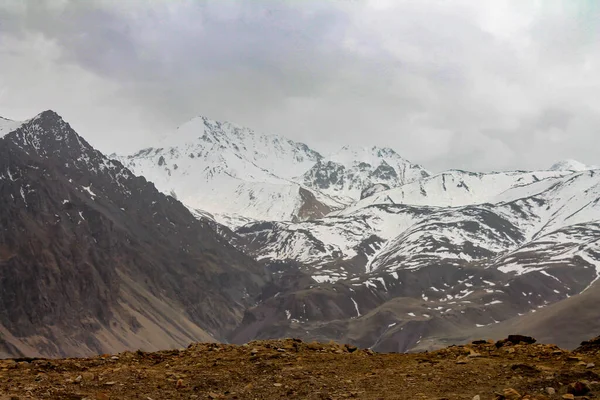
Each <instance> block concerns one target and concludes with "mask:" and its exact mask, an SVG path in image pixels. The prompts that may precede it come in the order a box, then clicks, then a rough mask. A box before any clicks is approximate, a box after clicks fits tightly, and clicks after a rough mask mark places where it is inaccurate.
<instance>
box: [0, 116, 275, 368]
mask: <svg viewBox="0 0 600 400" xmlns="http://www.w3.org/2000/svg"><path fill="white" fill-rule="evenodd" d="M4 126H6V124H5V125H4ZM0 227H1V229H0V305H1V306H0V309H1V310H2V311H1V312H0V355H1V356H6V355H39V354H42V355H47V356H60V355H65V354H68V355H71V356H73V355H85V354H94V353H96V354H97V353H102V352H109V351H120V350H123V349H130V348H138V347H139V348H143V349H158V348H169V347H173V346H182V345H185V344H187V343H189V342H191V341H194V340H205V341H206V340H220V339H221V340H222V339H223V338H224V336H225V335H226V333H227V332H228V331H230V330H232V329H233V328H235V327H236V325H237V324H238V323H239V321H240V320H241V318H242V315H243V313H244V310H245V309H246V308H247V307H248V306H249V305H251V304H253V296H255V295H256V294H258V293H259V291H260V288H261V286H262V285H263V284H264V281H265V278H266V277H265V275H264V272H263V269H262V268H261V267H260V266H259V265H257V264H256V263H255V262H254V261H253V260H252V259H250V258H248V257H246V256H244V255H243V254H241V253H240V252H238V251H236V250H235V249H234V248H232V247H231V246H230V245H229V244H228V243H227V242H226V241H225V240H224V239H223V238H222V237H221V236H219V235H217V234H216V233H215V231H214V230H213V229H212V228H211V227H210V226H209V224H208V223H205V222H203V221H202V220H198V219H196V218H195V217H194V216H193V215H192V214H191V213H190V212H189V211H188V209H187V208H186V207H185V206H183V205H182V204H181V203H179V202H178V201H177V200H175V199H174V198H172V197H170V196H165V195H163V194H161V193H160V192H158V191H157V190H156V188H155V187H154V185H153V184H152V183H149V182H148V181H146V179H144V178H141V177H136V176H134V175H133V174H132V173H131V172H130V171H129V170H128V169H126V168H125V167H123V165H122V164H121V163H119V162H117V161H112V160H109V159H108V158H106V157H105V156H104V155H103V154H101V153H100V152H98V151H96V150H95V149H93V148H92V147H91V146H90V145H89V144H88V143H87V142H86V141H85V140H84V139H82V138H81V137H80V136H79V135H78V134H77V133H76V132H74V131H73V129H72V128H71V127H70V126H69V124H68V123H66V122H65V121H63V120H62V119H61V118H60V117H59V116H58V115H57V114H56V113H54V112H52V111H46V112H44V113H42V114H40V115H38V116H36V117H35V118H33V119H31V120H29V121H26V122H24V123H14V124H12V126H11V128H10V130H8V131H7V130H5V132H4V136H3V137H2V138H0Z"/></svg>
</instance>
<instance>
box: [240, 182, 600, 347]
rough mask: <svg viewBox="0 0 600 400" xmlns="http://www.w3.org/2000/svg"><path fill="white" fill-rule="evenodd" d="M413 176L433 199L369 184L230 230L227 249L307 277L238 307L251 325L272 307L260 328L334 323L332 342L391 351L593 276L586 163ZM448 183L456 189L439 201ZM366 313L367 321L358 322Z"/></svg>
mask: <svg viewBox="0 0 600 400" xmlns="http://www.w3.org/2000/svg"><path fill="white" fill-rule="evenodd" d="M457 176H458V178H457ZM467 179H470V180H467ZM511 182H512V183H511ZM436 183H437V184H438V187H437V190H434V188H433V185H434V184H436ZM421 184H422V185H423V187H425V188H427V189H426V190H428V192H429V193H436V194H437V196H435V197H437V199H436V201H430V203H433V205H429V204H418V203H419V202H421V203H426V199H428V196H425V195H424V194H421V196H418V195H417V196H416V197H412V199H416V200H413V201H412V202H413V203H417V204H416V205H408V204H398V203H396V202H394V201H389V200H388V201H386V200H385V199H386V198H384V197H381V199H382V200H381V201H380V202H377V200H374V199H377V197H378V196H380V195H381V194H382V193H384V192H381V193H378V194H376V195H374V196H372V197H371V198H368V200H371V201H370V202H365V201H364V200H363V201H361V202H358V203H357V204H355V205H353V206H352V207H349V208H347V209H345V210H343V211H341V212H338V213H336V214H335V215H330V216H327V217H325V218H322V219H320V220H317V221H305V222H299V223H289V222H287V223H283V222H279V223H270V224H269V223H262V224H258V223H257V224H248V225H246V226H244V227H243V228H240V229H239V230H237V231H236V234H237V235H238V236H239V237H238V239H236V244H237V245H238V247H240V248H243V249H245V251H246V252H248V253H249V254H253V255H254V256H255V257H257V258H258V259H259V260H263V262H267V263H274V264H275V265H277V264H278V263H282V262H285V261H286V260H290V261H292V262H294V263H296V265H299V266H300V268H301V270H302V271H303V272H304V273H305V274H307V275H309V276H311V277H312V280H313V283H311V284H309V285H307V286H304V287H302V288H299V289H298V290H299V291H301V293H302V294H301V295H300V293H299V292H298V293H297V294H294V293H287V294H285V298H279V297H278V299H277V301H275V300H267V301H265V302H264V303H263V304H262V305H259V307H257V309H256V311H250V312H251V314H252V317H249V318H250V319H253V318H254V319H253V321H254V322H253V324H254V325H253V326H254V327H255V328H254V329H256V323H257V322H256V318H259V319H260V317H258V316H259V315H269V316H270V317H269V320H270V324H272V323H273V314H274V313H275V314H278V315H281V319H280V320H279V323H278V324H277V326H276V328H271V332H272V333H271V335H302V334H303V332H306V331H308V332H310V333H311V337H314V336H315V335H317V336H318V335H319V334H320V335H326V337H329V338H331V336H330V334H328V333H326V332H330V331H331V330H335V329H337V330H338V331H339V332H340V335H342V336H340V337H336V338H337V339H339V340H346V339H347V338H348V336H344V335H347V334H349V335H352V336H353V337H355V338H357V337H360V338H361V339H356V340H359V341H362V342H361V344H362V345H368V346H376V347H377V348H379V349H390V348H393V349H395V350H401V351H403V350H406V349H408V348H417V347H419V346H424V345H425V343H430V344H431V343H433V342H431V340H433V339H428V336H431V335H433V336H436V337H438V339H439V336H440V335H442V336H444V335H448V334H449V332H452V331H454V332H456V329H460V330H462V331H469V330H473V329H477V328H478V327H483V326H486V325H489V324H495V323H496V322H500V321H503V320H507V319H509V318H513V317H519V315H525V314H527V313H531V312H535V311H536V310H537V309H538V308H540V307H545V306H547V305H549V304H552V303H555V302H559V301H562V300H564V299H566V298H568V297H571V296H575V295H577V294H578V293H581V292H583V291H585V290H587V289H588V288H590V287H592V286H593V285H594V284H595V282H596V281H597V279H598V277H599V276H600V247H599V246H600V234H599V232H600V231H599V230H598V226H600V173H598V171H584V172H578V173H564V172H560V171H559V172H558V173H556V172H555V171H550V172H548V171H546V172H544V171H542V172H536V173H525V172H515V173H503V174H500V173H495V174H487V175H486V174H465V173H462V172H461V173H459V174H458V175H457V174H456V172H452V173H450V176H448V174H446V175H443V174H442V175H440V176H437V177H432V178H427V179H425V180H424V182H420V183H419V186H417V188H418V189H420V187H421ZM411 185H415V186H416V183H414V184H408V185H404V186H408V187H410V186H411ZM444 185H445V188H444ZM404 186H403V187H400V188H396V189H391V190H389V191H388V192H393V191H394V190H396V191H400V190H401V189H402V188H404ZM464 186H467V187H468V189H465V188H464ZM450 188H452V189H450ZM404 189H405V191H404V193H415V192H416V193H417V194H419V190H418V189H417V190H416V191H415V190H412V191H410V192H409V191H407V190H406V188H404ZM451 190H454V193H458V194H462V195H463V196H462V197H458V199H457V200H456V201H455V202H454V203H451V205H452V206H448V204H447V202H448V201H450V200H452V196H451V195H449V194H448V193H449V192H450V193H452V192H451ZM401 193H402V192H401ZM465 193H467V194H468V195H467V196H465V195H464V194H465ZM440 194H443V195H444V196H446V197H444V196H440ZM432 197H433V198H434V199H435V197H434V196H432ZM407 198H409V197H408V196H405V197H404V198H403V199H404V201H406V199H407ZM365 200H367V199H365ZM371 203H372V204H371ZM436 203H437V204H436ZM460 203H463V205H457V204H460ZM465 203H466V204H465ZM280 297H281V295H280ZM400 298H401V299H402V301H401V302H400V303H399V302H398V301H399V299H400ZM319 299H322V300H319ZM324 299H327V300H326V301H327V304H328V306H327V307H328V308H329V309H332V310H337V311H335V312H332V313H333V314H332V315H329V314H328V315H323V314H322V313H321V312H319V311H318V310H322V307H323V301H325V300H324ZM298 303H300V304H298ZM282 304H283V305H284V306H285V307H286V308H285V309H282V307H283V305H282ZM267 310H268V311H267ZM285 311H287V312H285ZM279 313H281V314H279ZM367 315H368V317H367ZM329 318H331V319H332V320H335V321H337V322H336V323H333V322H330V321H331V320H330V319H329ZM360 320H365V321H364V322H362V325H361V323H359V321H360ZM366 320H370V321H371V323H375V324H376V326H374V327H373V330H364V329H362V328H359V326H364V324H365V323H367V322H366ZM374 320H376V321H377V322H373V321H374ZM339 321H346V322H345V323H344V326H345V327H344V328H340V322H339ZM388 325H389V326H390V327H391V326H393V327H394V328H389V329H386V327H388ZM457 327H458V328H457ZM374 331H376V332H377V334H375V333H374ZM316 332H319V333H316ZM238 334H239V335H240V336H239V337H240V338H241V337H244V338H246V337H247V336H245V335H247V334H248V333H247V332H246V331H245V330H244V329H243V328H241V329H240V330H239V331H238ZM269 335H270V334H269V333H262V334H260V335H259V336H258V337H267V336H269ZM445 337H447V336H445ZM427 340H430V341H429V342H427ZM436 340H437V339H436ZM421 341H422V343H423V344H421ZM399 342H402V343H403V344H402V346H400V347H398V343H399ZM374 343H375V344H374Z"/></svg>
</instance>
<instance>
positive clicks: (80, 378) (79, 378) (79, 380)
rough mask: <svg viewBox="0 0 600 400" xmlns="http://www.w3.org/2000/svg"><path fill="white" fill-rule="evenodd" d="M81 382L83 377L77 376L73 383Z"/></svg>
mask: <svg viewBox="0 0 600 400" xmlns="http://www.w3.org/2000/svg"><path fill="white" fill-rule="evenodd" d="M82 380H83V376H81V375H77V378H75V383H81V381H82Z"/></svg>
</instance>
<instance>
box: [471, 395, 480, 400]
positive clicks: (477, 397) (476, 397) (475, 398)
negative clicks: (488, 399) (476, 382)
mask: <svg viewBox="0 0 600 400" xmlns="http://www.w3.org/2000/svg"><path fill="white" fill-rule="evenodd" d="M473 400H481V396H480V395H476V396H473Z"/></svg>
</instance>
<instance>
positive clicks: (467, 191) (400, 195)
mask: <svg viewBox="0 0 600 400" xmlns="http://www.w3.org/2000/svg"><path fill="white" fill-rule="evenodd" d="M568 174H570V172H566V171H535V172H523V171H514V172H493V173H488V174H484V173H473V172H465V171H458V170H450V171H446V172H443V173H440V174H437V175H434V176H432V177H429V178H425V179H423V180H420V181H415V182H412V183H409V184H406V185H403V186H400V187H397V188H392V189H390V190H386V191H382V192H379V193H376V194H375V195H373V196H370V197H367V198H365V199H364V200H362V201H360V202H358V203H357V204H355V205H353V206H352V207H351V208H350V209H349V210H355V209H358V208H361V207H364V206H366V205H369V204H382V203H384V204H385V203H387V204H411V205H428V206H439V207H458V206H465V205H469V204H483V203H495V202H497V201H498V199H497V197H498V196H500V195H502V193H504V192H505V191H507V190H509V189H513V188H515V187H521V186H526V185H529V184H531V183H534V182H538V181H541V180H545V179H549V178H556V177H561V176H565V175H568Z"/></svg>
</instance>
